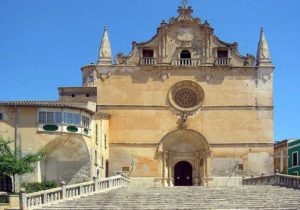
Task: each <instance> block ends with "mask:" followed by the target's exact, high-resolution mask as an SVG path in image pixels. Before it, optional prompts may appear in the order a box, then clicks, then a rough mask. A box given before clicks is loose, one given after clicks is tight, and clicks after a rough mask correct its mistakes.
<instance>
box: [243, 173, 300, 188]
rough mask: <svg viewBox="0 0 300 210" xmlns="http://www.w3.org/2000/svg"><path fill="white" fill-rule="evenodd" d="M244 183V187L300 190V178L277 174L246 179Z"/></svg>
mask: <svg viewBox="0 0 300 210" xmlns="http://www.w3.org/2000/svg"><path fill="white" fill-rule="evenodd" d="M242 183H243V185H276V186H284V187H292V188H297V189H300V176H292V175H286V174H279V173H276V174H274V175H267V176H258V177H248V178H244V179H243V181H242Z"/></svg>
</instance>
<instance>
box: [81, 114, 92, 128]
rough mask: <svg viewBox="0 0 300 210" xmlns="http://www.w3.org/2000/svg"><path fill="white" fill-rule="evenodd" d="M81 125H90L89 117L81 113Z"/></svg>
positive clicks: (87, 126)
mask: <svg viewBox="0 0 300 210" xmlns="http://www.w3.org/2000/svg"><path fill="white" fill-rule="evenodd" d="M82 126H83V127H86V128H89V127H90V118H88V117H86V116H84V115H82Z"/></svg>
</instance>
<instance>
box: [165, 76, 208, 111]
mask: <svg viewBox="0 0 300 210" xmlns="http://www.w3.org/2000/svg"><path fill="white" fill-rule="evenodd" d="M168 98H169V102H170V104H171V106H172V107H173V108H175V109H177V110H179V111H183V112H186V113H192V112H194V111H196V110H198V109H199V108H200V107H201V105H202V102H203V99H204V91H203V89H202V88H201V86H200V85H199V84H198V83H196V82H193V81H188V80H184V81H180V82H177V83H176V84H174V85H173V86H172V87H171V88H170V90H169V93H168Z"/></svg>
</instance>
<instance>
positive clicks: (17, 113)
mask: <svg viewBox="0 0 300 210" xmlns="http://www.w3.org/2000/svg"><path fill="white" fill-rule="evenodd" d="M18 122H19V111H18V107H17V105H15V141H14V143H15V157H16V158H18V157H17V140H18Z"/></svg>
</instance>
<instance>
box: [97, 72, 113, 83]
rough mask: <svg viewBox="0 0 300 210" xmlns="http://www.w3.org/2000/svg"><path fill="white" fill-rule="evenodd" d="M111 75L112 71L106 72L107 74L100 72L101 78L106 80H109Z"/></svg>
mask: <svg viewBox="0 0 300 210" xmlns="http://www.w3.org/2000/svg"><path fill="white" fill-rule="evenodd" d="M110 75H111V73H110V72H108V73H106V74H103V73H102V74H100V78H101V80H102V81H103V82H104V81H105V80H107V79H108V78H109V77H110Z"/></svg>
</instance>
